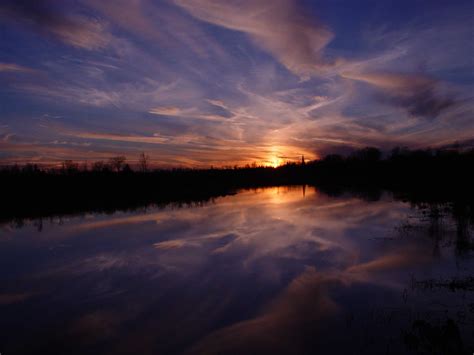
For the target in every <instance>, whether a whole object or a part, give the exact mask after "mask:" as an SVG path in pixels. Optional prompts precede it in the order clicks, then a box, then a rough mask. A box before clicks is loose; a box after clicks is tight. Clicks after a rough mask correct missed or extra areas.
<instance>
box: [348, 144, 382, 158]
mask: <svg viewBox="0 0 474 355" xmlns="http://www.w3.org/2000/svg"><path fill="white" fill-rule="evenodd" d="M354 157H355V158H356V159H360V160H362V161H366V162H376V161H379V160H380V159H381V158H382V152H381V151H380V150H379V149H378V148H374V147H366V148H363V149H360V150H357V151H356V152H355V153H354Z"/></svg>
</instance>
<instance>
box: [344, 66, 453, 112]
mask: <svg viewBox="0 0 474 355" xmlns="http://www.w3.org/2000/svg"><path fill="white" fill-rule="evenodd" d="M343 76H344V77H346V78H349V79H354V80H359V81H363V82H366V83H368V84H370V85H373V86H375V87H377V88H379V89H380V90H381V98H382V99H384V100H386V101H388V102H389V103H391V104H393V105H396V106H400V107H402V108H404V109H406V110H407V112H408V113H409V114H410V115H413V116H421V117H426V118H435V117H437V116H438V115H439V114H440V113H441V112H442V111H443V110H445V109H447V108H449V107H451V106H453V105H454V104H455V101H454V99H452V98H449V97H446V96H442V94H439V93H437V84H438V83H437V81H436V80H434V79H431V78H429V77H427V76H424V75H420V74H414V75H410V74H392V73H355V74H351V73H346V74H343Z"/></svg>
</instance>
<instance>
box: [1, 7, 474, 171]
mask: <svg viewBox="0 0 474 355" xmlns="http://www.w3.org/2000/svg"><path fill="white" fill-rule="evenodd" d="M473 14H474V2H473V1H455V0H452V1H439V0H410V1H408V0H398V1H388V0H377V1H375V0H364V1H355V0H354V1H350V0H345V1H343V0H321V1H317V0H315V1H310V0H307V1H304V0H302V1H296V0H293V1H292V0H225V1H224V0H222V1H219V0H101V1H99V0H3V1H1V2H0V19H1V22H0V33H1V36H0V45H1V51H0V80H1V83H2V85H1V86H0V103H1V104H0V160H2V161H3V162H18V163H24V162H39V163H41V162H44V163H52V162H53V163H54V162H60V161H62V160H64V159H73V160H78V161H86V160H88V161H94V160H103V159H108V158H109V157H111V156H114V155H125V156H127V158H128V159H129V161H131V162H132V163H133V161H134V160H136V159H137V158H138V154H139V153H140V152H142V151H145V152H147V153H148V154H149V155H150V156H151V157H152V159H153V162H154V163H155V164H160V165H163V166H210V165H215V166H220V165H233V164H240V165H242V164H246V163H252V162H257V163H263V164H269V165H276V164H279V163H281V162H284V161H286V160H294V159H297V158H298V157H299V156H301V155H302V154H304V155H305V156H306V157H307V158H309V159H312V158H315V157H317V156H322V155H324V154H327V153H338V152H340V153H344V152H349V151H351V150H353V149H356V148H360V147H364V146H368V145H372V146H377V147H380V148H381V149H390V148H392V147H394V146H396V145H402V146H408V147H412V148H423V147H427V146H431V147H437V146H443V145H448V144H451V143H453V142H460V143H463V142H465V143H468V142H471V144H472V139H473V138H474V118H473V115H472V112H473V98H472V96H473V92H474V91H473V83H474V75H473V73H474V70H473V69H474V68H473V67H474V59H473V58H474V48H473V45H474V40H473V38H474V18H473V17H474V15H473Z"/></svg>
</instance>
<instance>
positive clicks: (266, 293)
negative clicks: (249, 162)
mask: <svg viewBox="0 0 474 355" xmlns="http://www.w3.org/2000/svg"><path fill="white" fill-rule="evenodd" d="M423 211H426V210H425V209H424V210H423ZM427 211H428V212H427V213H421V212H420V211H416V210H414V209H413V208H411V207H410V205H409V204H408V203H402V202H397V201H394V200H393V199H392V198H391V197H390V196H389V195H388V194H382V195H381V196H380V199H378V200H377V201H367V200H366V199H365V200H364V199H360V198H357V197H354V196H352V195H349V194H346V195H341V196H339V197H329V196H327V195H326V194H324V193H321V192H319V191H317V190H316V189H315V188H314V187H308V186H306V187H275V188H266V189H257V190H247V191H242V192H240V193H239V194H237V195H234V196H228V197H223V198H218V199H216V200H215V201H214V203H211V204H207V205H204V206H200V207H185V208H179V209H178V208H165V209H150V210H148V211H141V212H135V213H117V214H114V215H112V216H103V215H87V216H84V217H81V218H69V219H63V220H62V223H61V224H57V223H45V224H44V225H43V228H42V231H41V232H38V230H37V228H35V226H34V225H26V226H24V227H23V228H21V229H14V228H10V227H8V226H4V227H2V230H1V237H0V266H1V269H0V270H2V272H1V273H0V281H1V285H2V287H1V291H0V312H1V314H2V317H0V327H1V330H2V332H1V334H2V335H1V336H0V352H2V353H3V352H5V353H6V354H7V353H16V352H18V353H41V352H42V353H46V352H47V353H48V354H54V353H58V354H62V353H77V354H83V353H113V354H115V353H143V354H157V353H163V354H173V353H192V354H236V353H238V354H252V353H255V354H262V353H271V354H274V353H285V354H306V353H308V354H313V353H316V352H319V353H341V354H342V353H344V354H347V353H348V352H349V353H364V354H367V353H369V354H370V353H373V354H380V353H389V354H392V353H393V354H400V353H406V352H409V351H413V352H415V353H416V352H421V353H430V351H431V350H433V349H434V350H436V351H438V350H437V349H441V350H442V351H444V353H453V354H454V353H456V352H459V351H466V352H471V353H472V346H473V344H472V339H473V331H474V299H473V297H472V280H471V279H470V277H471V275H472V271H473V270H474V265H473V262H472V255H471V254H472V251H470V250H469V248H468V249H466V248H464V249H463V250H464V254H463V255H462V257H460V254H459V252H457V251H458V250H459V248H458V245H457V244H458V243H459V240H461V241H464V243H468V244H469V243H472V242H471V239H470V238H471V235H472V225H471V224H470V223H464V224H463V223H461V222H459V220H454V219H452V217H451V216H449V215H447V214H445V213H443V212H442V211H441V210H439V209H438V210H436V207H433V209H431V210H430V209H428V210H427ZM460 223H461V225H460ZM460 236H461V237H460ZM450 241H454V242H450ZM453 278H454V279H455V280H458V281H461V283H459V282H458V283H456V284H455V285H462V282H465V283H466V282H467V286H466V287H464V288H463V287H455V288H453V287H449V286H447V287H444V286H443V285H450V284H449V282H450V280H451V281H452V280H453ZM469 282H471V284H469ZM426 285H428V286H426ZM429 285H432V287H430V286H429ZM470 287H471V288H470Z"/></svg>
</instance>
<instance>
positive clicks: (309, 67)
mask: <svg viewBox="0 0 474 355" xmlns="http://www.w3.org/2000/svg"><path fill="white" fill-rule="evenodd" d="M175 3H176V4H177V5H179V6H181V7H183V8H184V9H186V10H187V11H188V12H189V13H191V14H192V15H193V16H195V17H197V18H199V19H201V20H203V21H206V22H209V23H212V24H215V25H218V26H222V27H225V28H228V29H232V30H236V31H240V32H243V33H245V34H247V35H248V36H249V37H250V38H251V39H252V40H253V41H254V42H255V43H256V44H257V45H258V46H261V47H262V48H264V49H265V50H267V51H268V52H270V53H271V54H273V55H275V56H276V57H277V58H278V60H279V61H280V62H281V63H282V64H283V65H284V66H286V67H287V68H288V69H289V70H291V71H293V72H295V73H297V74H299V75H305V76H306V75H310V74H314V73H316V72H319V71H321V70H323V69H324V68H326V67H327V66H328V65H329V64H331V63H330V62H329V61H327V60H325V59H324V58H323V53H322V50H323V49H324V47H325V46H326V45H327V44H328V42H329V41H330V40H331V39H332V37H333V34H332V32H331V31H330V30H329V29H328V28H327V27H325V26H324V25H323V24H322V23H320V22H318V21H317V20H315V19H314V18H310V17H309V16H307V15H306V14H305V13H304V11H302V9H300V8H299V7H298V5H297V4H296V3H295V2H294V1H290V0H275V1H271V2H268V1H264V0H251V1H250V0H248V1H225V2H216V1H212V0H175Z"/></svg>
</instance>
